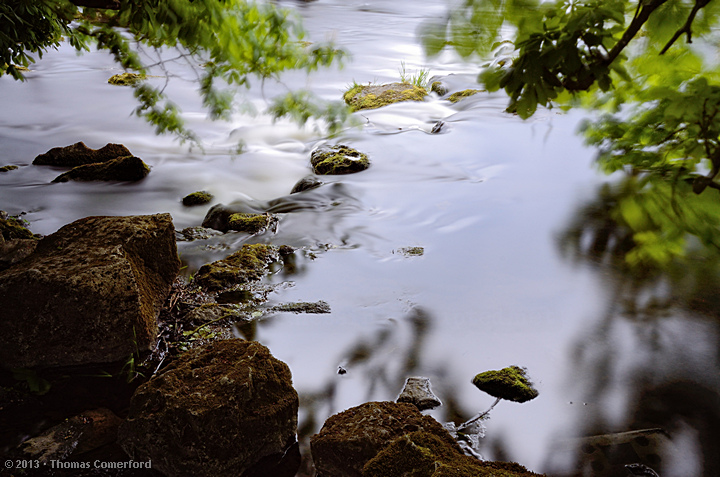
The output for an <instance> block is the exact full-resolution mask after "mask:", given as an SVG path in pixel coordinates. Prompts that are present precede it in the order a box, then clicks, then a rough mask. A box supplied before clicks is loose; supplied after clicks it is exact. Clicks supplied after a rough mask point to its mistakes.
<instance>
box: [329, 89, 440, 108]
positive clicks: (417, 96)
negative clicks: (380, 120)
mask: <svg viewBox="0 0 720 477" xmlns="http://www.w3.org/2000/svg"><path fill="white" fill-rule="evenodd" d="M427 94H428V92H427V90H426V89H425V88H422V87H420V86H416V85H414V84H410V83H387V84H370V85H359V84H354V85H353V86H352V87H351V88H350V89H348V90H347V91H346V92H345V94H344V95H343V99H344V100H345V102H346V103H347V104H348V106H350V109H351V110H352V111H360V110H362V109H375V108H381V107H383V106H387V105H388V104H393V103H399V102H402V101H423V100H424V99H425V96H427Z"/></svg>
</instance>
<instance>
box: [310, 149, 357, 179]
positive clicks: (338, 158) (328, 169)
mask: <svg viewBox="0 0 720 477" xmlns="http://www.w3.org/2000/svg"><path fill="white" fill-rule="evenodd" d="M310 164H312V166H313V169H314V170H315V173H316V174H321V175H331V174H332V175H337V174H352V173H353V172H360V171H364V170H365V169H367V168H368V167H370V160H369V159H368V157H367V155H366V154H363V153H362V152H360V151H357V150H355V149H353V148H351V147H347V146H344V145H342V144H338V145H336V146H321V147H319V148H317V149H315V150H314V151H313V152H312V154H311V155H310Z"/></svg>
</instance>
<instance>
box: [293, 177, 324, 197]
mask: <svg viewBox="0 0 720 477" xmlns="http://www.w3.org/2000/svg"><path fill="white" fill-rule="evenodd" d="M322 184H323V183H322V182H320V181H319V180H317V179H316V178H314V177H312V176H308V177H304V178H302V179H300V180H299V181H298V182H297V183H296V184H295V185H294V186H293V188H292V190H291V191H290V193H291V194H297V193H298V192H302V191H304V190H310V189H315V188H317V187H320V186H321V185H322Z"/></svg>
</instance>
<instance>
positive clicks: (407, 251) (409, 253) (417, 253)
mask: <svg viewBox="0 0 720 477" xmlns="http://www.w3.org/2000/svg"><path fill="white" fill-rule="evenodd" d="M398 252H399V253H401V254H403V255H405V256H406V257H422V256H423V255H425V249H424V248H423V247H403V248H399V249H398Z"/></svg>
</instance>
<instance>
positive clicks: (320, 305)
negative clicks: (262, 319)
mask: <svg viewBox="0 0 720 477" xmlns="http://www.w3.org/2000/svg"><path fill="white" fill-rule="evenodd" d="M270 310H271V311H275V312H280V313H311V314H318V315H319V314H324V313H330V305H328V304H327V302H325V301H322V300H320V301H316V302H305V301H298V302H294V303H283V304H281V305H277V306H273V307H272V308H270Z"/></svg>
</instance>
